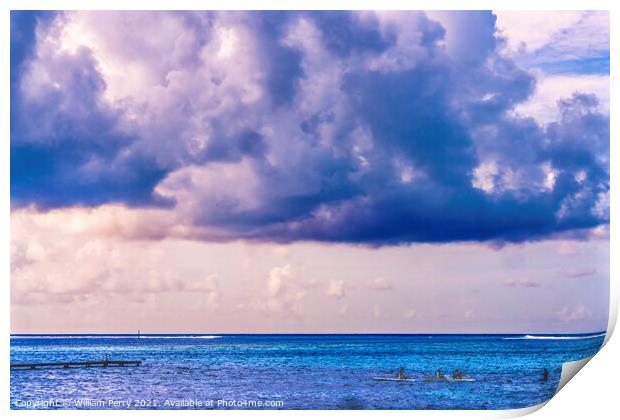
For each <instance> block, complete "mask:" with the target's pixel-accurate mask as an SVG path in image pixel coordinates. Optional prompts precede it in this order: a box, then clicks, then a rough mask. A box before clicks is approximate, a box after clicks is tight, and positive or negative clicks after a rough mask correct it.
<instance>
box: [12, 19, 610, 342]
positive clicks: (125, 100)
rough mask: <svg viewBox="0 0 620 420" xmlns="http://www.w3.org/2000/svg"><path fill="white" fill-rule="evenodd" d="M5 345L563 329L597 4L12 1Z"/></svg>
mask: <svg viewBox="0 0 620 420" xmlns="http://www.w3.org/2000/svg"><path fill="white" fill-rule="evenodd" d="M10 67H11V181H10V183H11V331H12V332H13V333H133V332H135V331H136V330H137V329H140V330H141V331H142V332H143V333H148V332H152V333H313V332H314V333H373V332H384V333H426V332H435V333H477V332H481V333H575V332H592V331H601V330H604V329H605V328H606V326H607V313H608V305H609V218H610V217H609V141H610V139H609V16H608V13H606V12H581V11H571V12H491V11H475V12H458V11H442V12H421V11H417V12H416V11H410V12H389V11H377V12H371V11H364V12H354V11H330V12H316V11H296V12H277V11H275V12H274V11H272V12H223V11H220V12H35V11H26V12H19V11H14V12H11V63H10Z"/></svg>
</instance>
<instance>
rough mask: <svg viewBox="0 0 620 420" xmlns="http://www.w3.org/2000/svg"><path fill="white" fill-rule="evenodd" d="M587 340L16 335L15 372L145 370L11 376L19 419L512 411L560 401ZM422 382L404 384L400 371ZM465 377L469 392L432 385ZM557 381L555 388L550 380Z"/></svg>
mask: <svg viewBox="0 0 620 420" xmlns="http://www.w3.org/2000/svg"><path fill="white" fill-rule="evenodd" d="M603 339H604V333H592V334H587V335H570V336H567V335H564V336H558V335H546V336H542V335H536V336H535V335H400V334H399V335H391V334H390V335H376V334H369V335H366V334H363V335H226V334H202V335H173V334H170V335H142V336H140V338H138V337H137V336H134V335H72V336H64V335H48V336H39V335H37V336H34V335H33V336H23V335H22V336H17V335H14V336H11V363H12V364H13V363H36V362H66V361H86V360H103V358H104V357H105V355H106V354H107V355H108V357H109V358H110V359H111V360H141V361H142V365H141V366H138V367H107V368H103V367H90V368H85V367H76V368H37V369H34V370H30V369H27V370H14V369H12V370H11V385H10V389H11V399H10V401H11V408H12V409H511V408H523V407H529V406H532V405H536V404H539V403H542V402H544V401H547V400H549V399H550V398H551V397H552V396H553V394H554V392H555V390H556V387H557V385H558V382H559V379H560V374H561V368H562V363H563V362H567V361H572V360H578V359H582V358H584V357H588V356H592V355H593V354H595V353H596V352H597V351H598V349H599V348H600V347H601V345H602V343H603ZM401 367H402V368H404V369H405V374H406V375H407V377H408V378H409V379H411V380H410V381H401V382H393V381H379V380H376V379H375V378H392V377H396V376H397V374H398V370H399V369H400V368H401ZM437 369H441V372H442V374H447V375H448V379H449V378H450V377H451V374H452V373H453V371H454V370H456V369H458V370H460V371H462V372H463V374H464V375H465V376H466V377H467V378H468V379H470V380H468V381H459V382H456V381H427V380H425V378H427V377H433V376H435V374H436V371H437ZM545 369H547V372H548V377H547V379H546V380H545V378H544V376H545V374H544V370H545Z"/></svg>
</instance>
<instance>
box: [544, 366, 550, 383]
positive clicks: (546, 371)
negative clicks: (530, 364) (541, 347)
mask: <svg viewBox="0 0 620 420" xmlns="http://www.w3.org/2000/svg"><path fill="white" fill-rule="evenodd" d="M548 380H549V370H548V369H547V368H544V370H543V381H545V382H547V381H548Z"/></svg>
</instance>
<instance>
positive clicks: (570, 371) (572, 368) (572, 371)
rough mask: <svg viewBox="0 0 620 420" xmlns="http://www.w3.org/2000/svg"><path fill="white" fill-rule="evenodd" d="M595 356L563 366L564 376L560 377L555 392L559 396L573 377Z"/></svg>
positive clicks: (566, 363)
mask: <svg viewBox="0 0 620 420" xmlns="http://www.w3.org/2000/svg"><path fill="white" fill-rule="evenodd" d="M593 357H594V356H590V357H586V358H585V359H580V360H574V361H572V362H565V363H563V364H562V375H561V376H560V382H559V383H558V387H557V388H556V390H555V393H556V394H557V393H558V392H560V390H561V389H562V388H564V385H566V384H567V383H568V382H569V381H570V380H571V379H573V377H574V376H575V375H576V374H577V372H579V371H580V370H581V369H582V368H583V367H584V366H585V365H586V364H587V363H588V362H589V361H590V360H592V358H593Z"/></svg>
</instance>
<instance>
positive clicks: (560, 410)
mask: <svg viewBox="0 0 620 420" xmlns="http://www.w3.org/2000/svg"><path fill="white" fill-rule="evenodd" d="M614 6H615V3H612V2H611V1H604V0H589V1H557V0H522V1H519V2H516V1H510V2H508V1H505V2H498V1H489V0H467V1H458V0H443V1H439V0H434V1H433V0H417V1H415V3H413V2H407V1H397V0H381V1H376V0H375V1H352V0H314V1H308V0H304V1H295V2H294V3H293V2H284V1H260V0H246V1H243V0H227V1H196V0H175V1H170V0H166V1H159V2H157V4H153V3H147V2H141V1H132V0H105V1H103V0H91V1H89V2H87V3H86V2H84V1H78V0H57V1H42V0H22V1H16V0H5V1H3V2H2V6H1V7H2V9H3V14H2V18H1V20H0V22H2V23H1V25H0V30H1V32H0V43H1V46H0V51H1V56H0V57H2V58H3V60H2V63H3V65H2V66H0V78H1V80H2V84H1V85H0V86H2V95H1V96H0V98H1V99H0V107H1V110H0V129H1V130H2V133H3V135H2V142H1V143H0V212H1V215H2V216H1V221H0V232H1V236H2V241H0V273H1V277H0V278H1V279H2V284H1V286H0V287H1V289H0V290H1V291H2V293H1V296H2V299H3V303H4V304H3V305H2V308H4V312H3V315H2V316H1V317H0V327H1V328H0V330H2V331H5V334H2V335H1V338H0V340H2V344H3V345H2V347H1V350H0V358H1V360H2V361H3V363H1V364H0V366H1V367H0V369H1V371H0V375H2V381H1V382H0V383H1V384H2V386H1V387H0V413H3V414H9V415H11V416H15V417H16V418H24V416H27V417H28V418H31V416H37V415H39V414H40V415H42V416H43V415H44V416H46V417H49V418H60V416H62V417H65V416H67V417H73V418H75V417H81V416H82V415H84V412H81V411H75V412H74V411H64V410H60V411H42V412H37V413H35V412H33V411H10V410H9V409H8V407H9V376H10V375H9V367H8V363H7V362H8V361H9V360H10V356H9V334H8V332H9V331H10V325H9V316H10V285H9V276H10V269H9V258H10V242H9V238H10V207H9V185H10V184H9V174H10V171H9V155H10V148H9V139H10V131H9V109H10V102H9V95H8V86H9V83H10V82H9V80H10V79H9V63H10V54H9V45H10V31H9V26H10V14H9V10H11V9H64V10H72V9H96V10H123V9H175V10H182V9H194V10H201V9H214V10H216V9H220V10H221V9H227V10H256V9H324V10H335V9H357V10H361V9H365V10H371V9H393V10H406V9H419V10H424V9H428V10H443V9H457V10H458V9H499V10H611V50H612V52H613V53H615V46H616V45H618V44H617V43H616V40H617V36H618V31H617V30H616V26H615V25H616V23H617V14H618V12H617V10H615V8H614ZM613 53H612V58H611V78H610V79H611V82H610V83H611V92H612V94H611V104H610V109H611V110H615V107H616V104H617V103H618V102H617V91H614V88H615V86H616V84H615V83H614V80H617V78H618V68H619V63H618V55H617V54H615V55H614V54H613ZM617 132H618V123H617V121H615V120H614V118H612V119H611V133H612V136H611V161H612V162H617V161H618V156H617V154H618V145H617V141H618V138H617V137H618V136H617ZM610 177H611V184H612V185H617V182H616V181H617V179H618V171H615V170H614V169H613V165H612V166H611V173H610ZM618 204H619V203H618V195H617V194H612V195H611V212H612V215H613V216H612V219H613V220H616V217H617V213H618V212H617V209H618V208H619V205H618ZM619 234H620V232H619V231H618V229H617V226H616V225H615V224H613V223H612V224H611V226H610V236H611V240H610V244H611V253H610V255H620V254H618V249H617V248H618V247H617V244H616V241H615V240H614V238H619V237H620V236H619ZM617 271H618V268H617V264H616V263H615V262H614V260H613V258H612V259H611V261H610V277H611V278H610V299H611V302H610V314H609V326H608V334H607V336H606V338H605V343H607V342H608V340H609V338H610V333H611V332H612V331H613V330H614V328H615V324H616V319H617V314H618V285H617V274H618V273H617ZM616 341H617V340H616ZM610 347H613V349H611V348H610ZM608 348H610V349H608ZM602 352H603V353H604V354H605V358H604V359H605V360H604V361H603V360H601V363H597V362H596V361H595V362H593V363H591V365H592V366H591V368H590V369H588V368H586V370H587V371H588V375H589V376H588V377H587V378H586V377H584V378H582V379H580V381H582V382H583V383H580V384H579V385H585V387H584V386H581V387H577V386H575V387H574V388H576V389H579V390H580V392H581V394H571V395H570V396H569V395H568V394H569V391H573V389H572V388H573V387H571V386H570V385H569V386H568V387H567V388H568V389H567V390H566V391H562V392H561V393H560V397H555V398H553V401H554V402H552V403H551V404H550V406H552V407H549V408H548V409H545V410H542V411H541V412H540V413H538V414H537V416H538V418H543V417H541V416H545V418H557V417H556V416H562V417H564V416H567V417H573V415H574V414H576V413H581V414H582V415H583V414H585V413H586V410H587V412H590V413H591V414H592V411H593V413H598V414H600V415H601V416H602V415H603V414H607V416H608V413H610V412H612V410H613V408H612V407H613V405H614V404H615V402H614V400H613V397H614V396H615V393H614V394H612V393H611V392H613V391H611V392H610V390H613V389H617V388H616V383H615V381H613V378H612V377H611V376H613V375H616V374H617V373H618V361H617V359H618V358H617V355H618V353H619V351H618V344H617V343H616V342H614V343H612V345H611V346H609V345H607V346H606V348H605V349H603V350H602ZM597 358H598V357H597ZM597 358H595V360H596V359H597ZM603 362H604V363H603ZM609 371H611V372H612V375H608V372H609ZM584 376H585V374H584ZM588 381H589V386H588V385H587V384H588ZM573 382H574V381H573ZM564 394H566V398H564ZM601 396H603V397H602V398H607V400H604V401H603V400H601ZM605 396H606V397H605ZM584 399H585V400H587V401H589V400H591V399H594V400H595V401H596V403H597V405H595V406H594V407H590V406H589V405H588V404H587V403H586V402H585V401H583V400H584ZM560 400H561V401H562V405H561V404H560ZM544 405H545V404H541V405H539V406H536V407H532V408H526V409H519V410H503V411H436V412H430V411H387V412H386V411H362V412H350V411H337V410H334V411H321V412H320V414H319V413H317V412H316V411H311V410H307V411H296V412H294V413H292V412H291V411H282V412H274V411H269V412H260V411H230V412H223V411H213V412H209V414H208V415H209V416H213V417H216V418H217V417H220V416H226V417H233V418H234V417H236V418H241V417H250V416H251V417H252V418H257V417H263V418H264V417H266V416H269V418H273V417H279V416H289V415H294V416H295V417H298V418H308V419H310V418H315V417H316V415H321V416H326V417H331V418H335V417H336V416H337V417H339V418H340V417H341V416H345V417H349V416H356V417H358V418H362V417H364V418H370V417H373V418H376V417H377V416H382V417H383V416H389V417H393V418H405V417H410V416H412V415H415V416H416V417H418V418H447V417H448V416H450V417H452V416H455V417H460V418H475V419H479V418H506V417H515V416H521V415H525V414H528V413H531V412H533V411H536V410H538V409H539V408H540V407H542V406H544ZM605 406H606V407H605ZM574 410H577V411H574ZM88 413H89V414H88V415H89V416H93V418H97V417H99V418H108V417H109V416H114V417H126V416H128V414H127V412H123V411H114V412H109V411H89V412H88ZM183 413H184V415H186V416H194V418H197V417H198V416H201V417H203V416H204V415H205V413H204V412H202V411H184V412H183ZM173 415H174V416H176V415H177V412H174V413H173V412H169V411H164V412H148V413H147V412H146V411H139V412H132V414H131V416H132V417H141V418H147V416H148V418H152V417H155V418H168V417H172V416H173ZM602 418H605V417H602Z"/></svg>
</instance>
